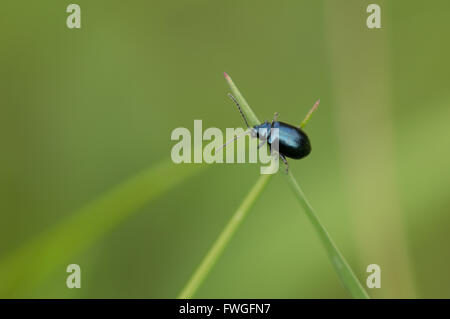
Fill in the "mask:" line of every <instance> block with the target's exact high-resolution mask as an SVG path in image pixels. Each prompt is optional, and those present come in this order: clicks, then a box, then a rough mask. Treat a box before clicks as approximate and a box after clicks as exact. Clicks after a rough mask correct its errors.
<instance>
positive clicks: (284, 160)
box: [280, 154, 289, 174]
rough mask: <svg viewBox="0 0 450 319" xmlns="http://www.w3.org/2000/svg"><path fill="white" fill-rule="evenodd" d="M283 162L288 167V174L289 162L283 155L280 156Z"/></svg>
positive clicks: (287, 170)
mask: <svg viewBox="0 0 450 319" xmlns="http://www.w3.org/2000/svg"><path fill="white" fill-rule="evenodd" d="M280 157H281V160H282V161H283V163H284V164H285V165H286V174H287V173H288V172H289V164H288V161H287V159H286V156H284V155H283V154H280Z"/></svg>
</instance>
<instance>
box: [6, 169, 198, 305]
mask: <svg viewBox="0 0 450 319" xmlns="http://www.w3.org/2000/svg"><path fill="white" fill-rule="evenodd" d="M202 167H204V165H198V164H197V165H177V164H173V163H172V162H170V161H165V162H163V163H161V164H158V165H156V166H155V167H152V168H150V169H147V170H145V171H143V172H141V173H139V174H138V175H136V176H135V177H132V178H130V179H129V180H127V181H125V182H124V183H122V184H120V185H118V186H117V187H115V188H114V189H112V190H111V191H109V192H107V193H105V194H104V195H102V196H100V197H99V198H97V199H96V200H94V201H92V202H91V203H90V204H88V205H87V206H86V207H84V208H82V209H80V210H78V211H76V212H75V213H74V214H72V215H71V217H69V218H68V219H66V220H65V221H63V222H62V223H60V224H59V225H56V226H55V227H53V228H52V229H51V230H48V231H47V232H45V233H43V234H42V235H40V236H38V237H37V238H35V239H33V240H32V241H31V242H29V243H28V244H26V245H24V246H22V247H21V248H19V249H18V250H16V251H14V252H13V253H12V254H10V255H9V256H7V257H5V258H4V259H3V260H2V261H1V262H0V296H1V297H7V298H11V297H21V296H23V294H24V293H27V292H28V291H29V290H30V289H31V288H33V287H35V286H36V285H37V284H38V283H39V282H41V281H42V280H43V279H45V277H46V276H48V275H49V274H50V273H51V272H52V271H54V270H55V268H57V267H63V266H64V265H66V263H68V262H70V261H71V257H73V256H75V255H76V254H78V253H80V252H82V251H83V250H85V249H86V248H88V247H89V246H90V245H91V244H92V243H93V242H95V241H96V240H98V239H99V238H101V237H102V236H103V235H105V234H106V233H107V232H108V231H110V230H112V229H113V228H114V227H116V226H117V225H119V224H120V223H121V222H122V221H123V220H125V219H126V218H127V217H129V216H130V215H131V214H132V213H133V212H136V211H137V210H138V209H139V208H141V207H143V206H144V205H145V204H146V203H148V202H149V201H151V200H153V199H155V198H157V197H159V196H160V195H162V194H164V193H165V192H166V191H168V190H170V189H172V188H173V187H175V186H177V185H178V184H180V183H181V182H183V181H184V180H185V179H186V178H188V177H190V176H191V175H193V174H195V173H196V172H198V171H199V170H200V169H201V168H202ZM64 269H65V268H64Z"/></svg>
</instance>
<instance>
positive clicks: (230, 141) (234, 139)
mask: <svg viewBox="0 0 450 319" xmlns="http://www.w3.org/2000/svg"><path fill="white" fill-rule="evenodd" d="M250 132H251V130H247V131H245V132H244V133H241V134H239V135H236V136H235V137H233V138H232V139H231V140H229V141H227V142H226V143H225V144H223V145H222V146H221V147H219V148H217V149H216V153H217V152H218V151H220V150H221V149H223V148H224V147H226V146H228V145H229V144H231V143H233V142H234V141H236V140H237V139H238V138H240V137H242V136H244V135H247V134H248V133H250Z"/></svg>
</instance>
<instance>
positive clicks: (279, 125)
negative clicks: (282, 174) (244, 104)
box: [224, 93, 320, 171]
mask: <svg viewBox="0 0 450 319" xmlns="http://www.w3.org/2000/svg"><path fill="white" fill-rule="evenodd" d="M228 96H229V97H230V98H231V99H232V100H233V102H234V103H235V104H236V106H237V108H238V110H239V113H241V116H242V118H243V119H244V122H245V125H247V128H248V129H249V130H250V131H249V132H246V133H250V134H251V136H252V137H256V138H258V139H259V140H261V143H260V144H259V146H258V148H260V147H262V146H263V145H264V144H265V143H267V144H268V145H269V147H270V150H271V152H272V144H274V145H278V149H275V151H277V152H278V154H279V155H280V158H281V160H282V161H283V162H284V164H285V165H286V171H288V169H289V165H288V162H287V159H286V157H289V158H293V159H301V158H303V157H306V156H308V155H309V153H311V143H310V142H309V138H308V135H306V133H305V132H304V131H303V130H302V129H301V128H300V127H296V126H293V125H290V124H287V123H284V122H280V121H277V117H278V113H275V115H274V118H273V120H272V122H271V123H269V122H268V121H265V122H264V123H262V124H259V125H255V126H253V127H250V126H249V125H248V122H247V119H246V118H245V115H244V113H243V112H242V110H241V106H240V105H239V103H238V101H237V100H236V98H235V97H234V96H233V95H231V94H230V93H229V94H228ZM319 102H320V100H318V101H317V102H316V103H315V104H314V106H313V108H312V109H311V111H309V113H308V115H307V116H306V118H305V120H304V121H303V122H302V123H306V121H307V120H308V119H309V117H310V116H311V114H312V112H313V111H314V110H315V109H316V108H317V106H318V105H319ZM274 129H276V132H277V134H273V133H272V132H273V131H274ZM238 137H239V136H237V137H235V138H234V139H233V140H236V139H237V138H238ZM230 142H231V141H230ZM227 144H228V143H227ZM227 144H225V145H227ZM225 145H224V146H225Z"/></svg>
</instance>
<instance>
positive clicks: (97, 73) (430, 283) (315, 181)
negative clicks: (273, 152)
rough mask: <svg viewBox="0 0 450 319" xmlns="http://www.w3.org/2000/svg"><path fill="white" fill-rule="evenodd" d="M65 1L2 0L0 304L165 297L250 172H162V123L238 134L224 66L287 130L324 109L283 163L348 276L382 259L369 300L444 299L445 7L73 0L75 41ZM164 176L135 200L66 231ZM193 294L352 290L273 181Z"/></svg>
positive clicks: (438, 0)
mask: <svg viewBox="0 0 450 319" xmlns="http://www.w3.org/2000/svg"><path fill="white" fill-rule="evenodd" d="M70 3H71V2H70V1H56V0H53V1H47V0H45V1H44V0H43V1H33V2H30V1H12V0H6V1H2V10H1V12H2V14H1V19H0V24H1V27H0V36H1V42H2V44H1V50H0V66H1V76H0V87H1V97H0V101H1V109H0V110H1V113H0V130H1V131H0V133H1V134H0V136H1V157H0V158H1V165H0V176H1V179H0V194H1V200H0V296H2V297H19V298H174V297H176V296H177V294H178V293H179V292H180V290H181V289H182V287H183V286H184V284H185V283H186V282H187V280H188V279H189V277H190V276H191V274H192V273H193V271H194V270H195V268H196V266H197V265H198V264H199V263H200V261H201V259H202V258H203V257H204V255H205V254H206V252H207V251H208V249H209V247H210V246H211V244H212V243H213V241H214V240H215V239H216V238H217V236H218V234H219V233H220V231H221V230H222V229H223V227H224V225H225V224H226V222H227V221H228V220H229V218H230V217H231V216H232V214H233V212H234V211H235V210H236V208H237V207H238V206H239V204H240V202H241V201H242V199H243V198H244V197H245V195H246V194H247V193H248V191H249V190H250V188H251V187H252V185H253V184H254V182H255V181H256V179H257V178H258V174H259V165H255V164H253V165H252V164H240V165H224V164H223V165H220V164H215V165H207V166H200V165H197V167H196V168H199V169H198V170H197V169H196V168H192V166H196V165H184V166H183V165H181V166H183V167H181V168H180V167H179V166H178V167H177V168H173V167H172V166H176V165H174V164H168V166H167V167H166V166H164V164H160V163H165V162H168V161H170V151H171V148H172V146H173V145H174V144H175V142H173V141H171V140H170V134H171V132H172V130H173V129H174V128H176V127H187V128H189V129H192V128H193V121H194V119H202V120H203V127H204V128H207V127H219V128H222V129H225V128H226V127H238V126H241V125H242V120H241V118H240V116H239V114H238V113H237V112H236V110H235V108H234V106H233V105H232V103H231V101H229V99H228V98H227V96H226V93H227V92H228V87H227V85H226V82H225V80H224V79H223V76H222V72H223V71H226V72H228V73H229V74H230V75H231V76H232V78H233V80H234V81H235V83H236V84H237V85H238V87H239V88H240V90H241V92H242V93H243V95H244V96H245V97H246V99H247V101H248V102H249V104H250V105H251V106H252V108H253V109H254V111H255V112H256V113H257V115H258V117H259V118H261V119H271V118H272V116H273V113H274V112H275V111H277V112H279V113H280V120H282V121H286V122H289V123H293V124H299V123H300V122H301V120H302V119H303V117H304V115H305V114H306V112H307V111H308V110H309V108H310V107H311V106H312V105H313V103H314V101H315V100H316V99H317V98H319V97H320V98H321V105H320V107H319V110H318V112H316V113H315V114H314V116H313V118H312V120H311V121H310V122H309V124H308V127H307V129H306V131H307V132H308V134H309V136H310V139H311V141H312V146H313V152H312V154H311V155H310V156H309V157H308V158H306V159H304V160H301V161H293V160H291V161H290V166H291V169H292V171H293V173H294V175H295V176H296V177H297V179H298V180H299V182H300V184H301V185H302V187H303V189H304V191H305V193H306V195H307V196H308V198H309V199H310V201H311V203H312V205H313V206H314V207H315V209H316V211H317V213H318V215H319V216H320V218H321V220H322V222H323V223H324V224H325V226H326V227H327V229H328V231H329V232H330V234H331V236H332V237H333V238H334V240H335V241H336V243H337V245H338V246H339V247H340V249H341V250H342V252H343V254H344V255H345V256H346V258H347V259H348V261H349V263H350V265H351V266H352V267H353V269H354V270H355V272H356V274H357V276H358V278H359V279H360V280H361V282H362V283H363V284H364V285H365V282H366V277H367V276H368V273H366V267H367V265H369V264H372V263H375V264H379V265H380V266H381V270H382V275H381V280H382V281H381V288H380V289H368V292H369V294H370V295H371V296H373V297H384V298H392V297H397V298H415V297H422V298H449V297H450V273H449V269H450V267H449V266H450V249H449V247H448V244H449V243H450V233H449V231H448V230H449V224H450V214H449V209H450V199H449V197H448V190H449V188H450V169H449V162H450V129H449V124H448V121H449V120H450V91H449V87H450V76H449V74H450V60H449V59H448V57H449V56H450V42H449V41H448V34H449V31H450V22H449V21H448V12H449V10H450V2H448V1H446V0H434V1H430V2H426V3H425V2H423V1H406V0H397V1H361V0H351V1H350V0H340V1H334V0H329V1H299V0H292V1H271V2H269V1H237V0H233V1H206V0H203V1H200V0H193V1H129V2H124V1H116V0H114V1H113V0H108V1H103V0H97V1H86V0H77V1H75V3H77V4H79V5H80V6H81V15H82V16H81V19H82V28H81V29H80V30H75V29H74V30H71V29H68V28H67V27H66V18H67V16H68V14H67V13H66V7H67V5H68V4H70ZM369 3H377V4H379V5H380V6H381V21H382V29H373V30H369V29H368V28H367V27H366V19H367V17H368V15H369V14H368V13H367V12H366V7H367V5H368V4H369ZM160 165H163V167H164V170H163V173H162V175H161V176H162V177H161V176H159V178H157V179H156V178H155V179H154V180H153V179H152V180H151V182H150V183H149V185H148V188H149V189H151V190H154V192H155V193H153V195H152V196H148V198H147V199H148V200H146V199H145V196H146V195H145V194H144V195H142V196H143V198H144V200H143V201H142V203H144V205H141V206H140V207H139V208H136V209H133V210H132V211H130V212H129V213H127V214H122V215H120V218H116V219H109V217H108V213H109V212H108V211H107V210H106V211H103V212H100V213H102V216H103V217H102V218H99V219H96V218H97V215H95V214H92V215H90V211H88V212H87V213H85V217H86V215H87V216H88V217H86V218H84V219H83V218H81V219H80V220H82V221H83V222H80V223H78V224H77V223H72V224H70V223H69V225H70V231H67V229H66V228H60V227H62V226H61V225H65V223H66V221H67V220H69V221H70V220H71V218H74V219H75V220H77V218H78V217H77V216H81V215H83V214H82V212H81V213H80V209H82V208H83V207H85V206H86V205H87V203H89V202H92V201H95V200H96V199H98V198H99V197H100V196H102V194H104V193H105V192H107V191H109V190H110V189H111V188H113V187H115V186H116V185H118V184H120V183H122V182H123V181H126V180H128V179H129V178H131V177H132V176H136V174H138V176H140V175H139V174H140V173H139V172H141V171H143V170H144V171H145V170H146V169H148V168H150V169H152V167H157V168H156V170H158V167H160ZM184 169H186V170H188V171H189V170H191V169H195V171H192V172H190V171H189V174H186V177H184V176H182V174H181V175H179V174H180V171H182V170H184ZM187 175H189V176H187ZM150 176H153V175H150ZM165 176H167V178H168V179H169V180H170V179H171V178H172V179H174V183H173V187H165V188H164V187H162V186H161V183H164V180H165ZM188 177H189V178H188ZM177 178H178V180H177ZM144 193H145V192H144ZM121 203H122V202H120V203H119V204H118V205H113V207H117V206H120V205H121ZM123 205H126V201H124V202H123ZM137 206H139V205H137ZM137 206H136V207H137ZM89 216H90V217H89ZM89 218H91V219H92V220H91V219H89ZM97 223H100V224H102V225H107V226H104V228H102V227H97V226H98V224H97ZM61 229H62V230H61ZM43 243H45V244H43ZM70 263H76V264H79V265H80V267H81V270H82V288H81V289H68V288H67V287H66V277H67V275H68V274H67V273H66V271H65V270H66V266H67V265H68V264H70ZM196 297H199V298H221V297H224V298H244V297H245V298H347V297H349V294H348V293H347V291H346V290H345V289H344V288H343V286H342V285H341V284H340V282H339V280H338V277H337V275H336V274H335V273H334V271H333V268H332V266H331V264H330V261H329V260H328V258H327V255H326V252H325V250H324V249H323V247H322V246H321V243H320V242H319V240H318V237H317V234H316V233H315V232H314V231H313V229H312V227H311V225H310V224H309V221H308V220H307V218H306V216H305V214H304V213H303V212H302V211H301V208H300V206H299V205H298V203H297V202H296V200H295V198H294V197H293V194H292V193H291V191H290V189H289V187H288V186H287V184H286V182H285V180H284V179H283V178H282V176H275V177H274V178H272V180H271V181H270V183H269V185H268V186H267V188H266V189H265V190H264V192H263V194H262V196H261V197H260V198H259V199H258V200H257V202H256V204H255V206H254V207H253V208H252V210H251V212H250V213H249V216H248V217H247V218H246V219H245V220H244V222H243V224H242V226H241V227H240V228H239V229H238V231H237V233H236V235H235V236H234V237H233V239H232V241H231V242H230V244H229V245H228V247H227V248H226V250H225V251H224V254H223V255H222V256H221V258H220V259H219V260H218V262H217V264H216V266H215V267H214V268H213V269H212V271H211V273H210V275H209V276H208V277H207V279H206V280H205V282H204V284H203V285H202V286H201V287H200V289H199V290H198V293H197V295H196Z"/></svg>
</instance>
